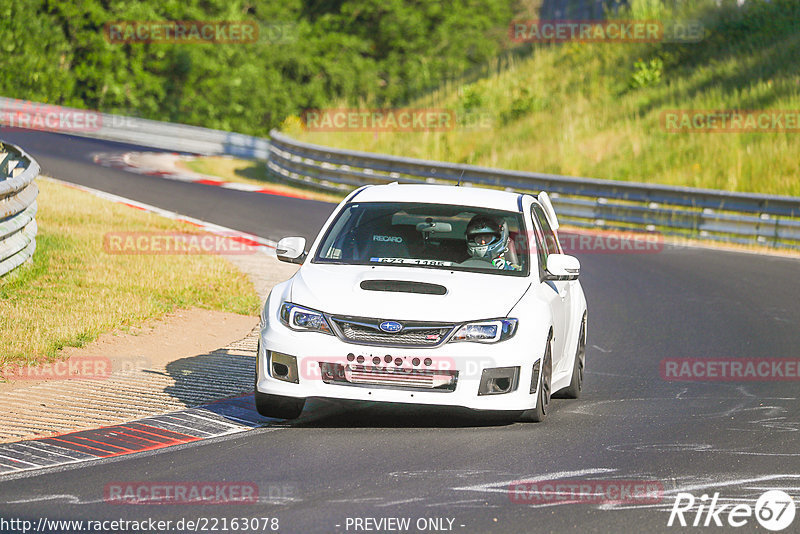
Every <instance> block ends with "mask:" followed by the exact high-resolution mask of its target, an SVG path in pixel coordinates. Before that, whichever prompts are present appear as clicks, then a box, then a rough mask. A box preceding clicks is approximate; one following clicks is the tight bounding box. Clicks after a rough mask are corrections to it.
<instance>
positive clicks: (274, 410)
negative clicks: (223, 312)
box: [253, 341, 306, 419]
mask: <svg viewBox="0 0 800 534" xmlns="http://www.w3.org/2000/svg"><path fill="white" fill-rule="evenodd" d="M260 358H261V341H259V342H258V348H257V349H256V359H257V361H258V360H260ZM253 397H254V398H255V402H256V410H257V411H258V413H259V414H260V415H262V416H264V417H272V418H274V419H297V418H298V417H300V414H301V413H302V412H303V408H304V407H305V405H306V400H305V399H297V398H295V397H284V396H282V395H270V394H269V393H261V392H260V391H258V363H256V379H255V385H254V387H253Z"/></svg>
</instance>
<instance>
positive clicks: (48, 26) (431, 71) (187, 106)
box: [0, 0, 512, 135]
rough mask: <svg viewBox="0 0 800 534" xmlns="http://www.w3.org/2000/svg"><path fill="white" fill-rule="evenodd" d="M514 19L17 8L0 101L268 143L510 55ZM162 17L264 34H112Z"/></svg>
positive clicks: (245, 6) (356, 0) (364, 2)
mask: <svg viewBox="0 0 800 534" xmlns="http://www.w3.org/2000/svg"><path fill="white" fill-rule="evenodd" d="M511 17H512V12H511V7H510V2H508V1H507V0H454V1H452V2H447V3H442V2H440V1H439V0H417V1H415V2H405V1H402V0H332V1H323V2H320V1H312V0H284V1H282V2H275V1H272V0H143V1H139V2H127V1H123V0H79V1H76V0H9V1H7V2H0V49H1V50H0V71H2V72H3V73H4V76H3V77H2V79H0V94H2V95H3V96H9V97H15V98H20V99H27V100H32V101H40V102H48V103H52V104H61V105H70V106H75V107H81V108H89V109H98V110H101V111H107V112H112V113H114V112H116V113H123V114H131V115H136V116H140V117H144V118H151V119H156V120H169V121H176V122H183V123H188V124H196V125H200V126H206V127H210V128H220V129H224V130H232V131H237V132H243V133H249V134H255V135H265V134H266V133H267V132H268V131H269V129H270V128H272V127H276V126H278V125H279V124H280V123H281V121H282V120H283V119H284V118H285V117H287V116H289V115H299V114H300V112H301V111H302V110H303V109H307V108H315V107H324V106H325V105H329V104H330V103H331V102H334V101H336V102H340V101H346V102H349V103H351V104H359V105H373V106H378V105H394V104H398V103H401V102H404V101H407V100H409V99H410V98H412V97H413V96H414V95H416V94H417V93H418V92H420V91H423V90H427V89H431V88H435V87H437V86H438V85H439V84H440V83H442V82H443V81H445V80H447V79H452V78H455V77H457V76H458V75H460V74H461V73H462V72H463V71H465V70H467V69H469V68H470V67H473V66H475V65H478V64H481V63H483V62H485V61H487V60H488V59H490V58H492V57H493V56H494V55H496V54H497V53H498V52H499V51H500V50H501V49H502V48H503V47H504V46H506V44H504V39H503V38H504V29H505V25H506V24H507V22H508V20H510V19H511ZM165 20H200V21H231V20H233V21H251V22H255V23H257V24H258V25H259V27H260V28H261V32H260V33H261V35H262V38H261V39H259V41H258V42H256V43H250V44H185V43H180V44H179V43H127V44H119V43H114V42H109V40H108V39H107V38H106V35H105V33H104V26H105V24H106V23H109V22H119V21H165ZM282 28H286V29H288V31H287V32H283V31H282ZM276 32H277V33H278V35H279V38H278V39H275V38H274V36H275V35H276Z"/></svg>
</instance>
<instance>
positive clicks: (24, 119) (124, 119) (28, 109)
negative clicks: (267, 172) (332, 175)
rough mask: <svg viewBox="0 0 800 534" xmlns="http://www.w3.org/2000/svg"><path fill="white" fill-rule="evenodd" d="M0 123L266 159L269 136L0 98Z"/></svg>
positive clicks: (198, 152) (133, 142) (199, 151)
mask: <svg viewBox="0 0 800 534" xmlns="http://www.w3.org/2000/svg"><path fill="white" fill-rule="evenodd" d="M0 125H4V126H7V127H13V126H22V127H25V125H27V127H28V128H33V129H38V130H44V131H51V132H58V133H65V134H70V135H78V136H82V137H91V138H95V139H106V140H108V141H117V142H121V143H131V144H134V145H138V146H146V147H152V148H160V149H162V150H174V151H178V152H191V153H194V154H204V155H213V154H230V155H232V156H243V157H248V158H259V159H267V156H268V151H269V140H268V139H263V138H260V137H253V136H250V135H244V134H238V133H232V132H225V131H222V130H212V129H210V128H201V127H199V126H189V125H186V124H176V123H171V122H161V121H154V120H149V119H140V118H138V117H129V116H125V115H111V114H108V113H99V112H96V111H91V110H85V109H78V108H69V107H65V106H56V105H51V104H43V103H41V102H30V101H28V100H17V99H15V98H5V97H0Z"/></svg>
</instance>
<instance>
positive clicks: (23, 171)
mask: <svg viewBox="0 0 800 534" xmlns="http://www.w3.org/2000/svg"><path fill="white" fill-rule="evenodd" d="M38 175H39V164H38V163H36V161H35V160H34V159H33V158H31V157H30V156H28V154H26V153H25V151H23V150H22V149H20V148H17V147H15V146H13V145H9V144H5V143H2V142H0V276H3V275H5V274H7V273H9V272H11V271H12V270H14V269H16V268H17V267H19V266H20V265H22V264H23V263H24V262H25V261H26V260H28V259H30V258H31V257H32V256H33V252H34V250H36V219H35V217H36V209H37V206H36V196H37V195H38V194H39V188H38V187H36V183H35V182H34V179H35V178H36V177H37V176H38Z"/></svg>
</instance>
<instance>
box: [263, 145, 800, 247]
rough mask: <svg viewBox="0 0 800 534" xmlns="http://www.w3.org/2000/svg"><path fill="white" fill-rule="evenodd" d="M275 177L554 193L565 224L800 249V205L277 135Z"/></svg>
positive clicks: (341, 185)
mask: <svg viewBox="0 0 800 534" xmlns="http://www.w3.org/2000/svg"><path fill="white" fill-rule="evenodd" d="M270 135H271V137H272V144H271V146H270V150H269V161H268V163H267V167H268V169H269V170H270V172H271V173H273V174H274V175H275V176H276V177H278V178H282V179H284V180H288V181H292V182H297V183H301V184H305V185H313V186H316V187H319V188H322V189H327V190H349V189H352V188H354V187H357V186H360V185H364V184H379V183H389V182H395V181H396V182H405V183H450V184H452V183H456V182H457V181H459V180H460V181H461V183H462V185H465V186H470V185H480V186H484V187H493V188H500V189H508V190H516V191H534V192H538V191H542V190H544V191H547V192H548V193H550V196H551V198H552V200H553V204H555V206H556V208H557V211H558V216H559V220H561V221H562V222H564V223H565V224H570V225H573V226H579V227H596V228H606V229H612V230H630V231H645V232H660V233H662V234H668V235H680V236H684V237H689V238H700V239H710V240H715V241H726V242H734V243H742V244H759V245H766V246H772V247H784V248H795V249H800V198H798V197H788V196H777V195H760V194H750V193H734V192H727V191H717V190H713V189H696V188H690V187H676V186H667V185H657V184H646V183H637V182H620V181H614V180H598V179H593V178H575V177H571V176H558V175H552V174H540V173H531V172H521V171H509V170H502V169H492V168H487V167H478V166H474V165H465V164H457V163H444V162H439V161H429V160H421V159H412V158H405V157H400V156H388V155H382V154H375V153H370V152H360V151H355V150H342V149H336V148H329V147H324V146H320V145H313V144H310V143H303V142H300V141H297V140H294V139H292V138H290V137H288V136H286V135H284V134H282V133H280V132H278V131H275V130H273V131H272V132H271V134H270Z"/></svg>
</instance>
